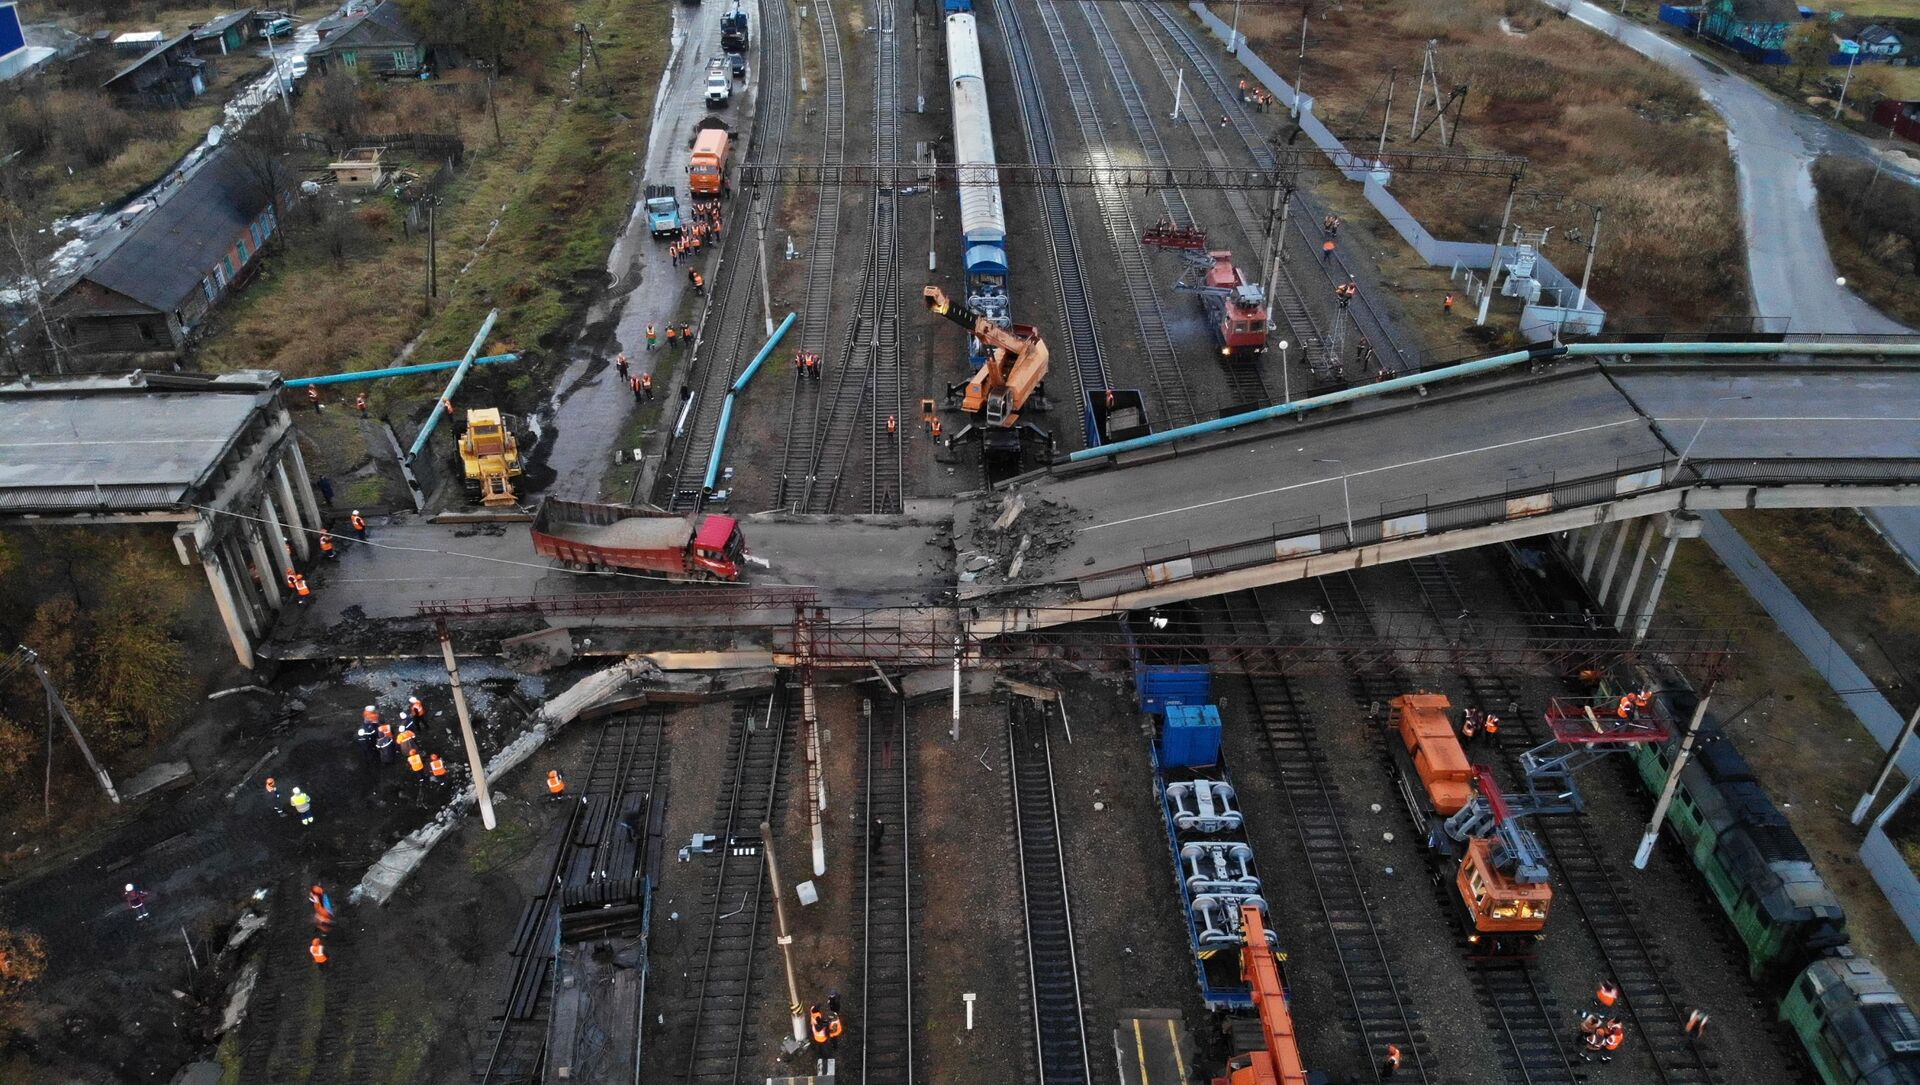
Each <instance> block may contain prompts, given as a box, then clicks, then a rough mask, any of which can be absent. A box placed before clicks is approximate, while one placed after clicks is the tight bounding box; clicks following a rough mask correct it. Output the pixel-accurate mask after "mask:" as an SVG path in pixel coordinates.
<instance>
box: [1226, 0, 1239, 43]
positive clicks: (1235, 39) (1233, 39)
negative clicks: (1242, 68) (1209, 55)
mask: <svg viewBox="0 0 1920 1085" xmlns="http://www.w3.org/2000/svg"><path fill="white" fill-rule="evenodd" d="M1227 55H1228V56H1239V55H1240V0H1233V31H1232V32H1231V33H1229V34H1228V35H1227Z"/></svg>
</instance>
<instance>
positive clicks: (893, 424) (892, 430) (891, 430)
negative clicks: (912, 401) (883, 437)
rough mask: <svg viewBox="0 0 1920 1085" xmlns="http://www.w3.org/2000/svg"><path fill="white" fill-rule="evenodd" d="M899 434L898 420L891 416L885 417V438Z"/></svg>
mask: <svg viewBox="0 0 1920 1085" xmlns="http://www.w3.org/2000/svg"><path fill="white" fill-rule="evenodd" d="M899 432H900V420H899V419H897V418H895V417H894V416H892V415H888V416H887V436H889V437H892V436H895V435H896V434H898V433H899Z"/></svg>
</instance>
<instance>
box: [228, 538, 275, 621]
mask: <svg viewBox="0 0 1920 1085" xmlns="http://www.w3.org/2000/svg"><path fill="white" fill-rule="evenodd" d="M218 549H219V554H220V560H221V563H222V564H223V565H225V567H226V568H225V570H224V572H225V574H226V577H227V582H228V583H229V584H231V585H232V587H233V593H234V597H235V598H237V599H238V600H239V601H240V617H241V620H242V621H243V622H244V623H245V624H246V627H247V631H248V632H249V633H250V634H251V635H252V636H253V638H254V639H255V640H256V641H257V640H258V639H259V638H260V637H262V636H265V635H266V630H267V619H266V603H265V601H263V600H262V599H261V598H260V591H259V589H257V588H255V587H254V586H253V583H252V578H250V577H248V576H247V560H246V555H245V554H244V553H243V552H242V549H243V548H242V546H241V543H240V540H239V538H238V537H237V536H234V537H229V538H228V539H227V540H226V541H225V542H222V543H221V544H220V546H219V548H218Z"/></svg>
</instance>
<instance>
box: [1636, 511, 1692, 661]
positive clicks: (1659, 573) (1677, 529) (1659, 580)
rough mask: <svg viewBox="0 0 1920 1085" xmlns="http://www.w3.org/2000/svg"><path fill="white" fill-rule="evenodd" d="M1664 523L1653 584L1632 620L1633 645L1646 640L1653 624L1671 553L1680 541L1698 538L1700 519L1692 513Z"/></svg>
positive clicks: (1670, 564) (1674, 515) (1667, 519)
mask: <svg viewBox="0 0 1920 1085" xmlns="http://www.w3.org/2000/svg"><path fill="white" fill-rule="evenodd" d="M1666 521H1667V523H1666V534H1667V546H1666V549H1664V550H1662V551H1661V552H1660V564H1659V565H1657V566H1655V567H1654V570H1653V583H1651V584H1649V585H1647V598H1646V601H1645V602H1643V603H1641V604H1640V612H1639V614H1638V615H1637V616H1636V617H1635V618H1634V620H1633V643H1635V644H1639V643H1640V642H1641V641H1643V640H1645V639H1647V628H1648V627H1649V626H1651V625H1652V624H1653V610H1654V607H1656V606H1658V605H1659V603H1660V589H1661V588H1664V587H1666V584H1667V572H1668V570H1670V569H1671V568H1672V567H1673V552H1674V551H1675V550H1676V549H1678V548H1679V546H1680V540H1681V539H1697V538H1699V537H1700V518H1699V517H1698V516H1695V515H1693V514H1692V513H1685V512H1680V513H1669V514H1668V515H1667V517H1666Z"/></svg>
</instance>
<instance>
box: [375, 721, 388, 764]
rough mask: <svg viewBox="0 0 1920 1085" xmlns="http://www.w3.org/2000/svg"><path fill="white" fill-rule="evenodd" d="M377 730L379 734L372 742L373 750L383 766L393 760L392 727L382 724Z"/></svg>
mask: <svg viewBox="0 0 1920 1085" xmlns="http://www.w3.org/2000/svg"><path fill="white" fill-rule="evenodd" d="M377 730H378V732H379V734H378V736H377V737H375V738H374V740H373V748H374V752H375V753H377V754H379V755H380V761H381V763H382V764H385V763H387V762H389V761H392V760H393V725H392V724H388V723H383V724H381V725H380V726H379V727H378V728H377Z"/></svg>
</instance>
